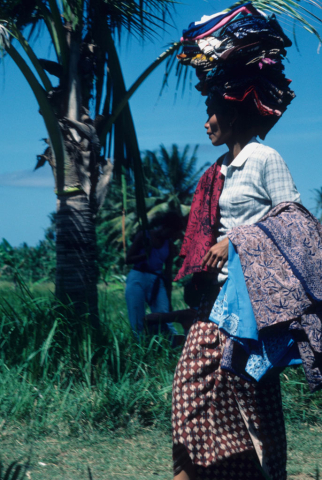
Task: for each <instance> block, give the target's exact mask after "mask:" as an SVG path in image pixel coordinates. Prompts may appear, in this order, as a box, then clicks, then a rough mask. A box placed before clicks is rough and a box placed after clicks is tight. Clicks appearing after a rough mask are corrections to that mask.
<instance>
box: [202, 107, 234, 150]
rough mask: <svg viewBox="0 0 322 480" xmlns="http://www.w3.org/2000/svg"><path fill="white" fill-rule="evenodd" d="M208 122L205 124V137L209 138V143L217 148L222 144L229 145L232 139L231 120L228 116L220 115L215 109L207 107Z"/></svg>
mask: <svg viewBox="0 0 322 480" xmlns="http://www.w3.org/2000/svg"><path fill="white" fill-rule="evenodd" d="M207 113H208V116H209V118H208V120H207V122H206V123H205V128H206V129H207V135H208V136H209V138H210V140H211V143H212V144H213V145H214V146H216V147H218V146H219V145H223V144H224V143H226V144H227V143H229V141H230V139H231V137H232V123H231V118H230V116H229V117H228V115H225V114H223V113H221V112H220V111H219V110H216V108H213V107H208V109H207Z"/></svg>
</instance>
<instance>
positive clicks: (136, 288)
mask: <svg viewBox="0 0 322 480" xmlns="http://www.w3.org/2000/svg"><path fill="white" fill-rule="evenodd" d="M156 281H159V282H160V285H159V289H158V293H157V295H156V296H155V298H154V299H152V297H153V295H152V291H153V286H154V283H155V282H156ZM125 298H126V304H127V310H128V315H129V321H130V325H131V328H132V331H133V333H134V335H135V336H136V337H139V334H140V333H142V331H143V327H144V322H143V319H144V316H145V303H147V304H148V305H149V306H150V308H151V312H152V313H155V312H159V313H168V312H169V311H170V305H169V299H168V295H167V291H166V288H165V285H164V281H163V280H162V278H158V277H157V275H154V274H153V273H146V272H138V271H136V270H131V271H130V273H129V274H128V276H127V279H126V290H125ZM151 299H152V301H151ZM163 328H164V331H165V332H168V333H171V334H173V335H176V334H177V333H178V332H177V331H176V329H175V328H174V326H173V325H172V323H167V324H166V325H164V326H163Z"/></svg>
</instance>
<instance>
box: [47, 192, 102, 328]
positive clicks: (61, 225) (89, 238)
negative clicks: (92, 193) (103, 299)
mask: <svg viewBox="0 0 322 480" xmlns="http://www.w3.org/2000/svg"><path fill="white" fill-rule="evenodd" d="M56 222H57V224H56V253H57V270H56V296H57V298H58V299H59V300H60V301H61V302H62V303H63V304H68V303H69V302H70V301H71V302H73V306H74V308H75V311H76V313H77V315H78V316H79V318H80V321H81V320H86V314H87V315H88V314H89V316H90V321H91V324H92V326H93V327H96V328H98V326H99V317H98V294H97V280H98V268H97V252H96V232H95V221H94V215H93V211H92V209H91V207H90V204H89V202H88V199H87V197H86V195H85V194H84V193H77V194H74V195H58V196H57V217H56Z"/></svg>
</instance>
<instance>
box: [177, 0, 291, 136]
mask: <svg viewBox="0 0 322 480" xmlns="http://www.w3.org/2000/svg"><path fill="white" fill-rule="evenodd" d="M181 42H182V43H183V51H182V53H181V54H179V55H178V56H177V58H178V59H179V61H180V62H181V63H182V64H184V65H191V66H193V67H194V68H195V69H196V73H197V77H198V78H199V83H198V84H197V85H196V88H197V90H199V91H200V92H201V93H202V95H206V96H208V101H207V104H208V105H209V103H211V99H212V97H213V96H217V95H219V96H220V97H222V98H224V99H226V100H229V101H235V102H243V101H244V100H245V99H246V98H247V99H251V100H252V102H253V105H254V106H255V111H256V109H257V112H258V114H259V115H261V116H262V117H266V119H265V121H264V123H265V122H266V121H267V128H266V127H264V130H265V131H264V136H265V134H266V133H267V131H269V129H270V128H271V127H272V126H273V124H274V123H275V122H276V121H277V120H278V118H279V117H280V116H281V115H282V114H283V113H284V111H285V110H286V108H287V106H288V105H289V104H290V102H291V101H292V100H293V98H294V97H295V94H294V92H293V91H292V90H291V89H290V88H289V84H290V83H291V80H288V79H287V78H285V75H284V73H283V70H284V66H283V64H282V60H283V58H284V56H285V55H286V51H285V48H286V47H289V46H291V45H292V42H291V41H290V39H289V38H288V37H287V36H286V35H285V34H284V32H283V30H282V28H281V27H280V25H279V23H278V22H277V20H276V18H275V16H274V15H270V16H267V15H266V14H264V13H263V12H261V11H259V10H257V9H256V8H255V7H253V5H252V4H251V2H249V3H245V4H243V5H239V6H238V7H235V8H233V9H230V10H229V11H226V12H220V13H217V14H215V15H211V16H210V17H202V19H201V21H200V22H194V23H191V24H190V25H189V27H188V29H187V30H184V31H183V36H182V38H181Z"/></svg>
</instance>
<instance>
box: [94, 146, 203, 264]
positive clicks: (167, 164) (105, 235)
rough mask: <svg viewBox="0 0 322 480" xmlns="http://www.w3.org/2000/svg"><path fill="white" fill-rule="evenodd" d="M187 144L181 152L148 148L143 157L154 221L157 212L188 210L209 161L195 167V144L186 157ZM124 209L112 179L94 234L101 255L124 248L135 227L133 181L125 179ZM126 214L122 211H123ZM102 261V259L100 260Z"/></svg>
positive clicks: (150, 217) (148, 208)
mask: <svg viewBox="0 0 322 480" xmlns="http://www.w3.org/2000/svg"><path fill="white" fill-rule="evenodd" d="M189 150H190V146H189V145H186V146H185V147H184V149H183V151H182V152H180V150H179V148H178V146H177V145H172V147H171V150H170V151H168V150H167V149H166V148H165V147H164V146H163V145H161V146H160V151H159V153H158V152H156V151H154V152H152V151H149V150H147V151H146V152H145V154H144V156H143V159H142V165H143V173H144V183H145V193H146V197H145V204H146V212H147V218H148V220H149V221H153V220H154V218H155V217H156V216H157V215H158V214H159V213H165V212H168V211H169V210H176V211H177V212H178V213H180V214H181V215H182V216H183V217H186V216H187V215H188V214H189V212H190V204H191V201H192V196H193V193H194V191H195V188H196V186H197V183H198V180H199V178H200V176H201V173H203V171H204V169H205V168H206V167H207V166H208V164H205V165H203V167H201V168H199V169H196V163H197V150H198V145H197V146H196V147H195V148H194V149H193V152H192V155H191V156H189ZM126 191H127V210H126V215H125V216H124V215H123V212H124V208H123V206H124V200H123V191H122V188H121V186H120V185H119V184H118V183H117V182H115V181H113V182H112V185H111V189H110V191H109V195H108V197H107V198H106V199H105V202H104V205H103V208H102V209H101V211H100V214H99V220H98V227H97V233H98V237H99V249H100V256H101V258H103V257H104V258H108V257H109V256H110V254H111V252H112V251H113V252H114V249H117V250H118V251H120V250H121V248H122V246H123V248H124V247H125V239H129V238H130V237H132V236H133V235H134V234H135V233H136V231H137V229H138V227H139V219H138V214H137V209H136V202H135V192H134V185H133V180H132V179H131V177H130V176H128V178H127V188H126ZM124 213H125V212H124ZM103 262H104V261H103Z"/></svg>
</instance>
